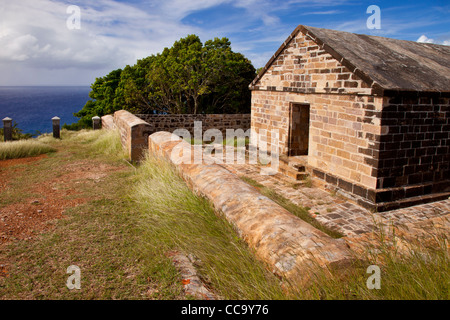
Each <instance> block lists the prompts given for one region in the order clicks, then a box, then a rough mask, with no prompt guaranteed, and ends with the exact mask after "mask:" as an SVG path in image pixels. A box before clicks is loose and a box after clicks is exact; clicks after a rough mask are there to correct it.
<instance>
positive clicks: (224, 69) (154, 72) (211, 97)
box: [65, 35, 256, 129]
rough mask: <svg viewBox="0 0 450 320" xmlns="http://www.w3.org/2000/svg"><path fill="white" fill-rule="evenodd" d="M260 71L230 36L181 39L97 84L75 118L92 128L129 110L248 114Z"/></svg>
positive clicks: (79, 124)
mask: <svg viewBox="0 0 450 320" xmlns="http://www.w3.org/2000/svg"><path fill="white" fill-rule="evenodd" d="M255 75H256V74H255V68H254V67H253V65H252V64H251V62H250V61H249V60H248V59H246V58H245V57H244V56H243V55H242V54H240V53H235V52H233V51H232V49H231V43H230V41H229V40H228V39H227V38H221V39H219V38H215V39H214V40H208V41H206V42H205V44H203V43H202V42H201V41H200V38H199V37H198V36H196V35H188V36H187V37H185V38H182V39H180V40H178V41H176V42H175V43H174V44H173V46H172V47H170V48H165V49H164V50H163V51H162V52H161V53H159V54H156V55H151V56H149V57H146V58H144V59H140V60H138V61H137V62H136V64H135V65H133V66H129V65H127V66H126V67H125V68H124V69H123V70H122V69H117V70H114V71H112V72H110V73H109V74H108V75H106V76H104V77H101V78H97V79H96V80H95V82H94V83H93V84H92V85H91V89H92V91H91V92H90V94H89V97H90V98H91V99H90V100H89V101H87V102H86V104H85V106H84V107H83V109H81V110H80V111H79V112H77V113H76V114H75V116H77V117H79V118H80V121H79V122H78V123H77V124H73V125H70V126H67V125H65V127H66V128H69V129H70V128H71V129H77V128H80V127H90V126H91V125H92V121H91V119H92V117H93V116H100V117H101V116H103V115H105V114H111V113H113V112H114V111H117V110H120V109H125V110H128V111H130V112H132V113H155V112H156V113H193V114H196V113H248V112H250V101H251V96H250V90H249V89H248V85H249V84H250V83H251V81H252V80H253V78H254V77H255Z"/></svg>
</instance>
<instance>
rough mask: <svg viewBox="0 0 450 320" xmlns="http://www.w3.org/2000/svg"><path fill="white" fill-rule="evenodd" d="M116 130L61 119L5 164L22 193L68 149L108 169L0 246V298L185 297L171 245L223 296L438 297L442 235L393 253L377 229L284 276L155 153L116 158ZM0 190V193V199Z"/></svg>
mask: <svg viewBox="0 0 450 320" xmlns="http://www.w3.org/2000/svg"><path fill="white" fill-rule="evenodd" d="M119 139H120V138H119V136H118V135H117V134H116V133H114V132H105V131H103V130H102V131H92V130H89V131H81V132H76V133H74V132H69V131H65V130H63V131H62V139H61V140H59V139H53V138H52V137H51V136H42V137H40V138H39V139H38V141H39V142H41V143H43V144H48V145H49V146H51V147H53V148H55V149H57V150H58V152H56V153H52V154H51V155H49V157H46V158H44V159H41V160H39V161H38V162H35V163H34V164H33V166H21V167H20V168H21V169H22V170H21V171H17V172H16V171H14V172H15V175H16V179H15V180H14V181H11V188H12V190H16V191H19V190H20V192H16V193H17V194H22V192H23V191H25V192H27V190H28V189H27V187H26V186H27V185H33V184H36V183H40V182H42V181H43V180H42V179H45V178H44V177H47V178H51V177H56V176H58V175H60V174H62V173H63V172H64V168H65V166H66V165H70V164H73V163H79V162H80V160H82V161H88V162H89V163H93V164H95V165H96V166H97V165H99V166H100V165H102V164H105V163H106V164H109V165H111V166H114V167H116V169H117V170H114V171H113V172H111V173H110V174H109V175H108V176H107V177H105V178H104V179H103V180H102V182H101V183H93V182H89V181H82V183H76V182H72V185H71V186H72V187H73V188H76V191H77V192H78V194H79V196H80V197H86V199H87V202H86V203H84V204H82V205H80V206H78V207H73V208H67V210H66V212H65V216H64V219H58V220H55V221H50V222H49V224H50V225H51V226H52V228H51V229H49V231H47V232H45V233H42V234H38V235H35V237H34V239H32V240H20V241H19V240H16V241H14V242H13V243H11V244H9V245H8V246H6V247H0V265H1V264H6V266H7V267H6V268H7V269H6V270H7V275H8V276H7V277H2V276H1V274H0V299H186V298H190V297H185V296H184V294H183V291H182V285H181V280H182V279H181V277H180V275H179V273H178V271H177V270H176V268H175V267H174V266H173V264H172V261H171V260H170V258H169V257H168V255H167V253H168V252H170V251H172V250H177V251H181V252H183V253H185V254H192V255H194V256H195V257H197V259H198V260H197V263H196V264H195V266H196V267H197V269H198V272H199V275H200V277H201V278H202V280H203V281H204V282H205V283H206V284H207V285H208V286H209V288H210V289H211V290H212V291H214V292H215V293H217V294H218V295H219V296H221V297H223V298H226V299H269V300H271V299H444V300H448V298H449V281H450V279H449V275H450V270H449V265H450V264H449V261H448V252H447V246H448V242H447V241H448V240H447V238H446V235H442V237H441V238H438V239H436V243H438V244H439V245H434V246H425V245H424V243H425V242H423V241H417V242H414V241H408V242H407V243H408V248H407V250H406V251H407V252H406V253H405V250H403V251H402V250H399V248H398V247H397V246H395V245H393V243H396V242H393V241H392V239H387V237H386V236H384V235H383V234H381V233H380V234H379V237H378V238H377V239H376V241H375V242H374V243H372V244H371V245H370V246H369V247H367V248H366V249H365V250H364V251H363V252H362V253H358V256H359V257H360V258H361V261H359V262H358V264H356V265H355V266H354V267H353V268H350V269H348V270H347V272H345V273H344V274H342V272H334V271H333V270H331V273H329V272H326V271H325V270H321V269H317V270H315V271H314V272H313V273H312V279H313V281H312V282H311V283H309V285H306V286H303V287H299V286H296V285H294V284H290V283H289V282H288V281H286V280H284V279H280V278H278V277H276V276H274V275H273V274H272V273H271V272H270V268H269V267H268V266H267V265H266V264H264V263H263V262H261V261H260V260H258V259H257V258H256V257H255V255H254V252H253V251H252V250H251V249H250V248H249V247H248V246H247V245H246V243H245V242H244V241H242V240H241V239H240V238H239V237H238V235H237V233H236V232H235V230H234V229H233V227H232V226H231V225H230V224H229V223H227V221H226V220H225V219H224V218H223V217H220V216H218V215H217V214H216V213H215V212H214V210H213V208H212V206H211V204H210V203H209V202H208V201H207V200H205V199H204V198H201V197H198V196H197V195H195V194H194V193H193V192H191V191H190V189H189V188H188V187H187V186H186V184H185V183H184V182H183V180H182V179H181V178H180V177H179V175H178V173H177V171H176V170H175V169H174V168H173V167H172V166H171V165H169V164H168V163H167V162H166V161H164V160H163V159H159V158H157V157H149V158H148V159H147V160H145V161H144V162H143V163H142V164H141V165H140V166H139V167H137V168H136V169H134V168H131V167H130V166H129V165H126V164H125V163H124V161H123V160H124V159H125V158H124V153H123V150H122V148H121V145H120V141H119ZM16 169H17V167H8V168H6V169H5V170H16ZM78 182H79V181H78ZM259 187H260V186H259ZM260 190H263V189H260ZM10 191H11V190H10ZM10 191H8V192H10ZM263 191H264V190H263ZM5 192H6V191H1V192H0V200H1V201H3V199H5V197H4V196H5V194H6V193H5ZM11 196H12V195H11ZM8 197H9V196H8ZM8 197H6V198H8ZM277 199H278V201H280V202H281V203H283V201H282V200H283V199H281V198H279V197H278V198H277ZM10 200H11V201H12V198H11V199H10ZM14 201H21V197H20V196H19V197H17V198H16V199H15V200H14ZM22 201H23V199H22ZM0 205H2V206H3V205H4V204H3V202H0ZM285 205H287V206H288V207H290V206H289V205H288V204H286V203H285ZM297 208H299V207H297ZM291 209H293V208H292V207H291ZM296 210H299V211H302V210H300V209H296ZM303 213H305V212H303ZM306 213H307V212H306ZM399 240H401V239H399ZM405 241H406V240H405ZM70 265H77V266H79V267H80V269H81V277H82V278H81V290H68V289H67V287H66V285H65V284H66V280H67V278H68V276H69V275H68V274H66V269H67V267H68V266H70ZM369 265H378V266H379V267H380V268H381V289H380V290H376V289H374V290H371V289H368V288H367V286H366V281H367V279H368V277H369V276H370V274H367V273H366V270H367V267H368V266H369Z"/></svg>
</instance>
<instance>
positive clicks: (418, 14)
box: [0, 0, 450, 86]
mask: <svg viewBox="0 0 450 320" xmlns="http://www.w3.org/2000/svg"><path fill="white" fill-rule="evenodd" d="M74 5H75V6H77V8H79V17H80V19H79V25H78V24H77V21H78V20H77V19H76V17H77V12H76V11H74V7H73V6H74ZM370 5H377V6H378V7H379V8H380V10H381V29H368V28H367V24H366V22H367V19H368V18H369V17H370V16H371V14H370V13H367V12H366V11H367V8H368V6H370ZM75 9H76V8H75ZM299 24H304V25H309V26H315V27H322V28H329V29H335V30H342V31H349V32H355V33H363V34H371V35H379V36H385V37H391V38H397V39H404V40H413V41H423V42H432V43H438V44H446V45H450V2H449V1H448V0H436V1H433V0H429V1H410V0H408V1H392V0H389V1H386V0H384V1H375V0H374V1H358V0H285V1H272V0H161V1H156V0H128V1H125V0H97V1H94V0H89V1H88V0H79V1H63V0H14V1H12V0H0V85H1V86H4V85H90V84H91V83H92V82H93V81H95V78H96V77H100V76H104V75H106V74H107V73H109V72H110V71H111V70H113V69H117V68H123V67H124V66H125V65H127V64H130V65H133V64H134V63H135V62H136V60H137V59H140V58H143V57H146V56H148V55H151V54H154V53H157V52H160V51H161V50H162V49H163V48H164V47H170V46H171V45H172V43H173V42H174V41H176V40H178V39H179V38H181V37H184V36H186V35H188V34H197V35H199V36H200V38H201V39H202V41H206V40H208V39H212V38H214V37H228V38H229V39H230V40H231V43H232V47H233V50H234V51H238V52H241V53H243V54H244V55H245V56H246V57H247V58H249V59H250V60H251V61H252V62H253V64H254V66H255V67H261V66H263V65H264V64H265V63H266V61H267V60H268V59H269V58H270V56H271V55H272V54H273V53H274V52H275V51H276V50H277V49H278V47H279V46H280V45H281V43H282V42H283V41H284V40H285V39H286V37H287V36H288V35H289V34H290V33H291V32H292V31H293V30H294V28H295V27H296V26H297V25H299Z"/></svg>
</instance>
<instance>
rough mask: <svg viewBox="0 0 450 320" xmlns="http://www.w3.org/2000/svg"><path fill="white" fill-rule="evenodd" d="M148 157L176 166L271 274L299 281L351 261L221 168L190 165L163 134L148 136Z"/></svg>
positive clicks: (186, 150) (185, 148)
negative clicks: (314, 269)
mask: <svg viewBox="0 0 450 320" xmlns="http://www.w3.org/2000/svg"><path fill="white" fill-rule="evenodd" d="M149 149H150V152H152V153H154V154H158V155H162V156H163V157H165V158H166V159H167V160H169V161H170V162H171V163H172V164H174V165H176V167H177V168H178V169H179V171H180V173H181V175H182V176H183V178H184V179H185V180H186V181H187V183H188V184H189V185H190V186H191V188H192V189H193V190H195V191H196V192H197V193H199V194H200V195H202V196H205V197H206V198H208V199H209V200H210V201H211V202H212V204H213V205H214V207H215V209H216V210H217V211H218V212H222V213H223V215H224V216H225V218H226V219H227V220H228V221H229V222H230V223H231V224H232V225H233V226H234V227H235V228H236V230H237V231H238V233H239V234H240V236H241V237H242V238H243V239H244V240H245V241H246V242H247V243H248V244H249V246H250V247H251V248H253V249H254V250H255V252H256V254H257V255H258V256H259V257H260V258H261V259H262V260H264V261H265V262H267V263H268V264H269V265H270V266H271V267H272V268H273V270H274V272H275V273H277V274H280V275H284V276H287V277H289V278H291V279H295V280H297V281H304V280H305V279H307V278H308V277H309V276H310V275H311V273H310V272H311V268H312V267H315V266H317V265H318V266H321V267H327V268H338V269H342V268H343V267H344V266H348V265H349V264H350V263H351V262H353V261H354V260H355V257H354V256H352V255H351V253H350V252H349V250H348V248H347V246H346V245H345V243H344V241H343V240H342V239H333V238H331V237H330V236H328V235H326V234H325V233H323V232H321V231H319V230H317V229H316V228H314V227H312V226H311V225H310V224H308V223H306V222H305V221H303V220H301V219H299V218H298V217H296V216H294V215H293V214H291V213H290V212H288V211H287V210H285V209H284V208H283V207H281V206H279V205H278V204H276V203H275V202H273V201H272V200H270V199H269V198H267V197H265V196H262V195H261V194H260V193H259V192H258V191H257V190H256V189H255V188H253V187H251V186H250V185H248V184H246V183H245V182H243V181H242V180H240V179H239V178H238V177H237V176H236V175H234V174H233V173H231V172H230V171H228V170H227V169H225V168H223V167H221V166H219V165H216V164H206V163H212V162H213V160H212V159H210V161H204V162H203V163H202V164H192V161H191V156H192V154H193V152H194V151H193V147H192V146H191V145H190V144H189V143H187V142H186V141H184V140H181V139H180V138H179V137H178V136H176V135H174V134H171V133H169V132H157V133H154V134H152V135H150V137H149Z"/></svg>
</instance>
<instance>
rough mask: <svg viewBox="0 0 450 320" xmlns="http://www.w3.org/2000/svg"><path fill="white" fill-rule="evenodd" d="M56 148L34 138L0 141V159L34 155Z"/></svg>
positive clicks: (53, 150)
mask: <svg viewBox="0 0 450 320" xmlns="http://www.w3.org/2000/svg"><path fill="white" fill-rule="evenodd" d="M55 151H56V149H55V148H53V147H51V146H49V145H47V144H44V143H41V142H39V141H36V140H19V141H8V142H0V160H6V159H17V158H26V157H34V156H38V155H40V154H44V153H50V152H55Z"/></svg>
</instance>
